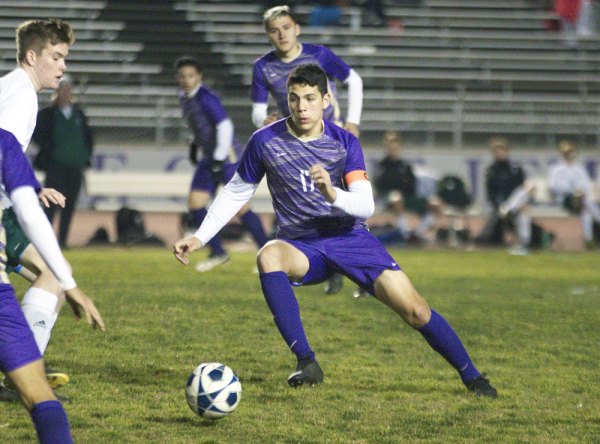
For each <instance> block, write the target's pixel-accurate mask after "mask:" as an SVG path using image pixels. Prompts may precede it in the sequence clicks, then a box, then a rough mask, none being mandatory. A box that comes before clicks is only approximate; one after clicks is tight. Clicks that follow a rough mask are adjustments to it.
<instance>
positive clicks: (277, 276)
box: [260, 271, 315, 360]
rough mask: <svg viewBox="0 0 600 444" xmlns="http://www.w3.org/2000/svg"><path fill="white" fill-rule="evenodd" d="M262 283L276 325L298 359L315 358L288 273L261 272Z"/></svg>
mask: <svg viewBox="0 0 600 444" xmlns="http://www.w3.org/2000/svg"><path fill="white" fill-rule="evenodd" d="M260 285H261V286H262V290H263V294H264V295H265V300H266V301H267V305H268V306H269V309H270V310H271V313H273V319H274V320H275V325H277V328H278V329H279V333H281V336H283V339H284V340H285V342H286V344H287V345H288V347H289V348H290V350H292V352H293V353H294V354H295V355H296V357H297V358H298V359H310V360H314V358H315V354H314V353H313V351H312V350H311V348H310V345H308V340H307V339H306V334H305V333H304V327H303V326H302V320H301V319H300V307H299V306H298V301H297V300H296V296H295V295H294V291H293V290H292V286H291V285H290V282H289V280H288V277H287V274H285V273H284V272H283V271H274V272H272V273H260Z"/></svg>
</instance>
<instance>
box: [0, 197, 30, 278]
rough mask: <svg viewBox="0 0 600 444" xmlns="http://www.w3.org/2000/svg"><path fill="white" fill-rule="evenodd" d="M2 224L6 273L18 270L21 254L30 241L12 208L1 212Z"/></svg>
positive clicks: (20, 266)
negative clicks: (4, 233) (4, 232)
mask: <svg viewBox="0 0 600 444" xmlns="http://www.w3.org/2000/svg"><path fill="white" fill-rule="evenodd" d="M2 225H3V226H4V230H5V231H6V273H7V274H8V273H11V272H13V271H15V272H17V273H18V272H19V270H20V269H21V268H23V266H22V265H21V264H20V262H21V255H22V254H23V252H24V251H25V249H26V248H27V247H28V246H29V244H30V242H29V239H27V236H26V235H25V233H24V232H23V230H22V229H21V226H20V225H19V221H18V220H17V215H16V214H15V212H14V211H13V209H12V208H7V209H5V210H4V211H3V212H2Z"/></svg>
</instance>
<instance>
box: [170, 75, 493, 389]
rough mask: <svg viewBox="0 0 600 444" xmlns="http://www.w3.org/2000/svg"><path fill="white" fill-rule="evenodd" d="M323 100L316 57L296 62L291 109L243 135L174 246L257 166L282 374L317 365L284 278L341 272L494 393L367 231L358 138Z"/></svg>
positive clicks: (473, 382) (199, 234)
mask: <svg viewBox="0 0 600 444" xmlns="http://www.w3.org/2000/svg"><path fill="white" fill-rule="evenodd" d="M330 100H331V97H330V95H329V93H328V92H327V77H326V75H325V73H324V71H323V70H322V69H321V68H320V67H319V66H317V65H314V64H308V65H301V66H299V67H297V68H296V69H295V70H294V71H293V72H292V73H291V74H290V77H289V79H288V102H289V106H290V111H291V116H290V117H288V118H285V119H282V120H279V121H277V122H275V123H274V124H272V125H270V126H268V127H266V128H264V129H262V130H259V131H257V132H255V133H254V135H253V136H252V137H251V138H250V140H249V142H248V144H247V146H246V150H245V151H244V155H243V157H242V161H241V163H240V166H239V168H238V170H237V172H236V174H235V175H234V177H233V179H232V180H231V181H230V182H229V183H228V184H227V185H226V186H225V187H224V188H223V190H222V192H221V193H219V195H218V196H217V198H216V199H215V201H214V203H213V205H212V206H211V207H210V209H209V210H208V216H207V217H206V219H205V221H204V222H203V223H202V225H201V226H200V228H199V229H198V230H197V231H196V233H194V235H193V236H192V237H189V238H185V239H181V240H179V241H177V242H176V243H175V244H174V246H173V251H174V254H175V257H176V258H177V259H178V260H179V261H180V262H182V263H183V264H187V263H189V254H190V253H191V252H193V251H195V250H198V249H199V248H202V246H204V245H205V244H206V243H207V242H208V241H209V240H210V238H211V237H212V236H213V235H214V234H215V233H217V232H218V230H219V229H220V228H221V227H222V226H223V225H224V224H225V223H226V222H227V221H228V220H229V219H230V218H231V217H232V216H233V215H234V214H235V213H236V211H237V210H238V209H239V208H240V207H241V206H242V205H243V204H245V203H246V202H247V201H248V200H249V199H250V198H251V197H252V194H253V193H254V191H255V190H256V188H257V187H258V183H259V182H260V180H261V179H262V177H263V176H265V175H266V177H267V184H268V186H269V190H270V192H271V196H272V198H273V208H274V209H275V215H276V217H277V222H278V233H277V239H275V240H273V241H270V242H268V243H267V244H266V245H265V246H264V247H263V248H262V249H261V250H260V251H259V253H258V256H257V263H258V268H259V271H260V282H261V286H262V290H263V293H264V296H265V299H266V302H267V305H268V306H269V309H270V310H271V312H272V313H273V317H274V320H275V324H276V325H277V328H278V329H279V332H280V333H281V335H282V337H283V338H284V340H285V342H286V344H287V345H288V347H289V348H290V349H291V350H292V352H293V353H294V354H295V355H296V358H297V361H298V363H297V366H296V370H295V371H294V372H293V373H292V374H291V375H290V376H289V378H288V384H289V385H290V386H292V387H296V386H299V385H303V384H306V385H315V384H319V383H321V382H322V381H323V372H322V370H321V368H320V366H319V364H318V363H317V361H316V359H315V354H314V352H313V350H312V349H311V347H310V345H309V343H308V340H307V338H306V334H305V332H304V327H303V325H302V321H301V319H300V311H299V307H298V302H297V300H296V297H295V295H294V292H293V290H292V285H303V284H313V283H317V282H323V281H324V280H325V279H327V278H328V277H329V276H330V275H331V274H332V273H334V272H339V273H342V274H343V275H345V276H346V277H348V278H350V279H351V280H352V281H354V282H355V283H357V284H358V285H359V286H360V287H361V288H365V289H366V290H367V291H368V292H369V293H370V294H372V295H373V296H375V298H377V299H378V300H379V301H381V302H383V303H384V304H386V305H387V306H388V307H390V308H391V309H392V310H394V311H395V312H396V313H397V314H398V315H400V316H401V317H402V319H403V320H404V321H405V322H406V323H407V324H408V325H410V326H411V327H413V328H414V329H416V330H417V331H419V332H420V333H421V334H422V335H423V337H424V338H425V340H426V341H427V342H428V343H429V345H430V346H431V347H432V348H433V349H434V350H435V351H437V352H438V353H440V354H441V355H442V356H443V357H444V358H445V359H446V360H447V361H448V362H449V363H450V364H451V365H452V366H453V367H454V368H455V369H456V370H457V371H458V373H459V375H460V377H461V380H462V381H463V383H464V384H465V385H466V387H467V388H468V389H469V390H470V391H472V392H474V393H475V394H476V395H477V396H489V397H492V398H495V397H496V396H497V392H496V389H494V388H493V387H492V386H491V385H490V383H489V381H488V380H487V379H485V378H484V377H483V376H482V375H481V374H480V373H479V371H478V370H477V369H476V368H475V366H474V365H473V362H472V361H471V359H470V357H469V355H468V354H467V351H466V350H465V348H464V346H463V344H462V342H461V341H460V339H459V337H458V336H457V335H456V333H455V332H454V330H453V329H452V327H450V325H449V324H448V322H447V321H446V320H445V319H444V318H443V317H442V316H440V315H439V314H438V313H436V312H435V311H434V310H432V309H430V308H429V306H428V304H427V302H426V301H425V300H424V299H423V298H422V297H421V296H420V295H419V293H418V292H417V290H416V289H415V288H414V287H413V285H412V283H411V282H410V280H409V279H408V277H407V276H406V275H405V274H404V272H403V271H402V270H401V268H400V267H399V266H398V264H397V262H396V261H395V260H394V258H393V257H392V256H390V254H389V253H388V252H387V250H386V249H385V247H384V246H383V245H382V244H381V243H380V242H379V241H378V240H377V239H376V238H375V237H374V236H373V235H372V234H371V233H369V231H368V229H367V227H366V224H365V219H366V218H367V217H369V216H370V215H371V214H372V213H373V210H374V206H375V204H374V200H373V191H372V189H371V184H370V182H369V180H368V177H367V173H366V170H365V162H364V157H363V153H362V149H361V147H360V143H359V142H358V139H357V138H356V137H354V135H352V134H350V133H349V132H347V131H344V130H343V129H341V128H339V127H338V126H336V125H334V124H332V123H330V122H329V121H327V120H324V119H323V111H324V110H325V109H326V108H327V106H328V105H329V103H330Z"/></svg>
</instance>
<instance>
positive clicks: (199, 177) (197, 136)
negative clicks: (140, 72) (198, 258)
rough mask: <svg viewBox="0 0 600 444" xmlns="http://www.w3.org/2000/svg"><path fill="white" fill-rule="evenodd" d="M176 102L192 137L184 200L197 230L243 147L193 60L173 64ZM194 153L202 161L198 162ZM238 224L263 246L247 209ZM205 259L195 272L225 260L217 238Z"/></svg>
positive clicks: (258, 225)
mask: <svg viewBox="0 0 600 444" xmlns="http://www.w3.org/2000/svg"><path fill="white" fill-rule="evenodd" d="M175 68H176V70H177V82H178V83H179V87H180V88H181V90H180V91H179V102H180V105H181V109H182V112H183V117H184V118H185V119H186V121H187V122H188V125H189V127H190V129H191V130H192V132H193V134H194V140H193V142H192V144H191V146H190V161H191V162H192V163H193V164H194V165H196V172H195V173H194V178H193V180H192V185H191V190H190V194H189V196H188V208H189V211H190V213H191V216H192V217H193V220H194V222H195V228H197V227H198V226H200V224H201V223H202V221H203V220H204V218H205V217H206V205H207V204H208V202H209V201H210V199H211V198H212V197H213V196H214V194H215V192H216V191H217V188H218V186H219V185H220V184H221V183H227V182H229V180H230V179H231V177H232V176H233V173H234V172H235V170H236V169H237V166H238V164H239V160H240V156H241V154H242V150H243V146H242V144H241V143H240V142H239V141H238V140H237V139H236V137H235V134H234V129H233V123H232V122H231V119H230V118H229V117H228V115H227V112H226V111H225V109H224V108H223V105H222V104H221V100H220V99H219V97H218V96H217V95H216V94H215V93H214V92H213V91H211V90H210V89H209V88H207V87H206V86H205V85H204V84H203V83H202V68H201V67H200V64H199V63H198V61H197V60H195V59H193V58H190V57H182V58H180V59H179V60H177V62H176V63H175ZM198 150H200V151H201V152H202V159H201V160H200V161H198ZM239 216H240V219H241V221H242V224H243V225H244V227H246V229H247V230H248V231H249V232H250V234H251V235H252V237H253V238H254V241H255V242H256V244H257V245H258V247H259V248H260V247H262V246H263V245H264V244H265V243H266V242H267V240H268V239H267V235H266V234H265V231H264V228H263V225H262V223H261V221H260V219H259V217H258V216H257V215H256V213H254V212H253V211H252V210H251V209H250V207H249V206H245V207H244V208H242V209H241V210H240V213H239ZM210 248H211V252H210V255H209V257H208V259H207V260H206V261H204V262H199V263H198V264H196V271H199V272H205V271H209V270H212V269H213V268H215V267H216V266H218V265H221V264H223V263H225V262H227V261H228V260H229V255H228V254H227V253H226V252H225V249H224V248H223V246H222V245H221V241H220V239H219V237H218V236H215V237H214V238H213V239H212V240H211V242H210Z"/></svg>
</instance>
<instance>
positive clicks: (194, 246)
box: [173, 236, 203, 265]
mask: <svg viewBox="0 0 600 444" xmlns="http://www.w3.org/2000/svg"><path fill="white" fill-rule="evenodd" d="M202 247H203V245H202V242H200V240H199V239H198V238H197V237H195V236H191V237H186V238H185V239H180V240H178V241H177V242H175V243H174V244H173V254H174V255H175V259H177V260H178V261H179V262H181V263H182V264H183V265H188V264H189V263H190V258H189V256H190V253H192V252H194V251H196V250H199V249H200V248H202Z"/></svg>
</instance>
